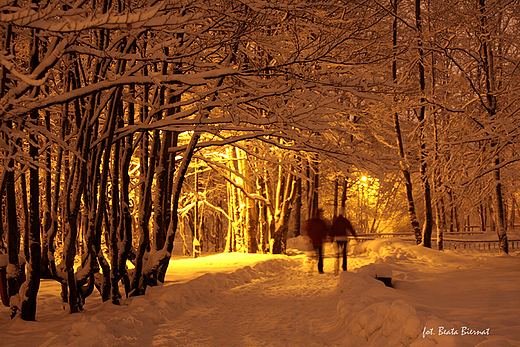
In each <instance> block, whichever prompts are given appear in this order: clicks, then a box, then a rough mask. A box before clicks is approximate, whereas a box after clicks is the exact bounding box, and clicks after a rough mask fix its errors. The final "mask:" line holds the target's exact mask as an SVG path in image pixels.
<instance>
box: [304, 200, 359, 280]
mask: <svg viewBox="0 0 520 347" xmlns="http://www.w3.org/2000/svg"><path fill="white" fill-rule="evenodd" d="M344 214H345V209H343V208H341V209H340V212H339V215H338V216H337V217H335V218H334V220H333V221H332V225H331V226H330V228H329V226H328V225H327V222H326V221H325V219H324V218H323V209H321V208H318V209H316V210H315V211H314V213H313V216H312V218H309V219H308V220H307V222H306V223H305V229H306V231H307V235H308V236H309V238H310V239H311V243H312V245H313V246H314V250H315V251H316V253H317V255H318V272H319V273H323V244H324V242H325V240H326V239H327V237H331V238H332V240H333V241H334V242H336V245H337V252H336V262H338V261H339V257H340V256H341V257H342V264H341V268H342V269H343V271H346V270H347V243H348V236H350V235H352V236H354V237H357V234H356V231H355V230H354V228H353V227H352V224H351V223H350V221H349V220H348V219H347V218H345V216H344ZM338 267H339V266H338Z"/></svg>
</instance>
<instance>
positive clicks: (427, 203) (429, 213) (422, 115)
mask: <svg viewBox="0 0 520 347" xmlns="http://www.w3.org/2000/svg"><path fill="white" fill-rule="evenodd" d="M415 22H416V27H417V35H418V36H417V50H418V53H419V61H418V64H417V65H418V68H419V87H420V91H421V98H420V102H421V106H420V107H419V110H418V111H417V112H416V115H417V119H418V121H419V141H420V148H421V168H420V171H421V181H422V185H423V193H424V224H423V230H422V235H423V245H424V246H425V247H428V248H431V237H432V229H433V209H432V199H431V188H430V182H429V180H428V176H427V173H426V166H427V164H426V157H427V153H426V140H425V134H424V124H425V121H426V105H425V103H426V96H425V92H426V82H425V72H424V51H423V48H422V47H423V43H422V18H421V0H415Z"/></svg>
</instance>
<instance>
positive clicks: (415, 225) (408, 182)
mask: <svg viewBox="0 0 520 347" xmlns="http://www.w3.org/2000/svg"><path fill="white" fill-rule="evenodd" d="M397 2H398V0H393V2H392V7H393V11H394V20H393V25H392V28H393V30H392V33H393V38H392V44H393V49H394V59H393V61H392V78H393V81H394V83H396V84H397V83H398V80H397V57H396V53H397V20H398V16H397ZM395 101H396V102H397V97H396V100H395ZM393 118H394V130H395V135H396V138H397V147H398V148H399V156H400V157H401V159H402V160H401V161H400V163H399V164H400V166H401V172H402V174H403V179H404V185H405V187H406V197H407V201H408V216H409V218H410V223H411V225H412V230H413V233H414V235H415V240H416V243H417V244H420V243H421V242H422V232H421V228H420V226H419V221H418V220H417V214H416V212H415V203H414V199H413V185H412V178H411V175H410V171H409V170H408V167H407V166H406V164H405V160H406V157H405V154H404V145H403V139H402V135H401V126H400V124H399V114H398V113H397V112H395V113H394V117H393Z"/></svg>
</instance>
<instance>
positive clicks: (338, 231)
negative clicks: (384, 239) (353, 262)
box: [330, 208, 357, 271]
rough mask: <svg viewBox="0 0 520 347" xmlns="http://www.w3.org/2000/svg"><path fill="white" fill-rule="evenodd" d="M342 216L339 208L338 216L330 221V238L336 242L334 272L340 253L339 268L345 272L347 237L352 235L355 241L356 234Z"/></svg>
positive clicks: (342, 213)
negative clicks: (341, 258) (341, 259)
mask: <svg viewBox="0 0 520 347" xmlns="http://www.w3.org/2000/svg"><path fill="white" fill-rule="evenodd" d="M344 214H345V209H344V208H341V209H340V211H339V215H338V216H337V217H336V218H334V220H333V221H332V226H331V228H330V237H331V238H332V239H333V241H334V242H336V245H337V253H336V270H337V269H338V267H339V266H338V265H339V264H338V262H339V257H340V253H341V254H342V257H343V263H342V265H341V268H342V269H343V271H346V270H347V244H348V237H349V236H350V235H352V236H354V237H355V238H356V239H357V234H356V231H355V230H354V227H353V226H352V224H351V223H350V221H349V220H348V219H347V218H345V217H344V216H343V215H344Z"/></svg>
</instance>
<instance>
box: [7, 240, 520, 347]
mask: <svg viewBox="0 0 520 347" xmlns="http://www.w3.org/2000/svg"><path fill="white" fill-rule="evenodd" d="M290 241H291V242H290V247H291V251H290V252H289V254H290V255H289V256H274V255H259V254H235V253H233V254H216V255H210V256H204V257H201V258H197V259H188V258H178V257H177V258H176V259H174V260H172V261H171V264H170V266H169V269H168V275H167V278H166V283H165V284H164V285H161V286H158V287H154V288H149V289H148V291H147V294H146V295H144V296H141V297H135V298H130V299H127V300H126V301H125V303H124V305H122V306H114V305H112V304H111V303H108V302H107V303H102V302H101V300H100V298H99V296H98V295H96V296H94V295H93V296H91V297H89V298H87V302H86V305H85V310H84V311H83V312H82V313H78V314H74V315H70V314H67V313H65V312H64V311H63V310H62V309H61V307H62V304H61V302H60V301H61V299H60V296H59V286H58V285H57V283H56V282H53V281H47V280H45V281H43V282H42V285H41V289H40V294H39V301H38V312H37V321H36V322H25V321H22V320H21V319H20V318H15V319H14V320H11V319H9V309H8V308H7V307H2V308H0V345H1V346H240V347H242V346H245V347H247V346H306V347H307V346H377V347H380V346H413V347H429V346H439V347H440V346H442V347H449V346H457V347H459V346H463V347H464V346H472V347H473V346H479V347H491V346H493V347H495V346H498V347H505V346H520V333H519V332H520V305H519V298H520V276H519V272H520V253H519V252H518V251H517V250H513V251H512V252H511V254H510V255H498V254H497V253H496V251H492V252H483V251H465V252H462V251H460V252H459V251H445V252H438V251H435V250H430V249H425V248H424V247H420V246H413V245H411V244H410V243H406V242H399V241H396V240H395V239H394V240H390V239H386V240H375V241H368V242H364V243H360V244H358V245H353V247H352V248H351V252H352V254H351V255H350V257H349V264H348V270H349V271H348V272H340V273H339V274H338V275H337V274H335V261H334V258H333V257H332V253H333V247H332V246H331V245H327V247H326V254H327V258H326V259H325V274H323V275H319V274H318V273H317V270H316V263H315V260H314V259H312V257H310V256H311V255H312V252H310V251H309V249H308V245H307V243H306V240H305V238H303V237H300V238H297V239H291V240H290ZM375 276H379V277H385V276H390V277H392V278H393V288H390V287H386V286H385V285H384V284H383V282H381V281H379V280H376V279H375ZM477 333H478V334H479V335H475V334H477Z"/></svg>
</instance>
